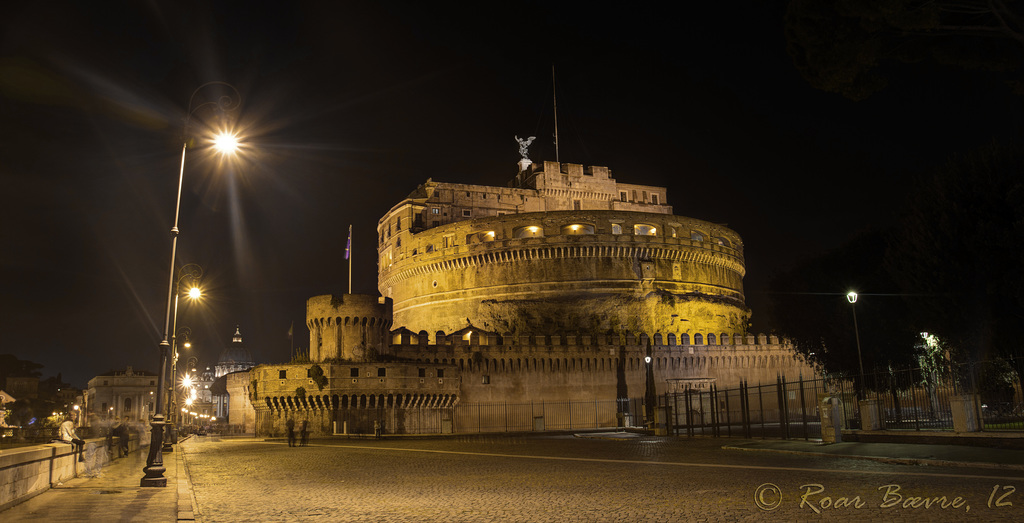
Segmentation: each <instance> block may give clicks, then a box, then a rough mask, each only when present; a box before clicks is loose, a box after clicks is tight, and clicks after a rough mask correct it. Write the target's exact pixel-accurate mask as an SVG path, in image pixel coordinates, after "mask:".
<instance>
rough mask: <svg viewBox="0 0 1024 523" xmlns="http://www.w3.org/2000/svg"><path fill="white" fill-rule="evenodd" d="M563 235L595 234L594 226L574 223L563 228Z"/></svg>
mask: <svg viewBox="0 0 1024 523" xmlns="http://www.w3.org/2000/svg"><path fill="white" fill-rule="evenodd" d="M562 234H563V235H566V236H573V235H578V234H594V226H593V225H590V224H588V223H573V224H569V225H563V226H562Z"/></svg>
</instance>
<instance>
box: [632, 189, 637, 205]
mask: <svg viewBox="0 0 1024 523" xmlns="http://www.w3.org/2000/svg"><path fill="white" fill-rule="evenodd" d="M632 201H634V202H635V201H636V189H633V200H632Z"/></svg>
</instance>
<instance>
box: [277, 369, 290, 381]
mask: <svg viewBox="0 0 1024 523" xmlns="http://www.w3.org/2000/svg"><path fill="white" fill-rule="evenodd" d="M277 379H280V380H284V379H288V370H287V369H285V370H279V371H277Z"/></svg>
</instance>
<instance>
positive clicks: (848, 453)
mask: <svg viewBox="0 0 1024 523" xmlns="http://www.w3.org/2000/svg"><path fill="white" fill-rule="evenodd" d="M722 443H723V445H722V448H724V449H728V450H745V451H759V452H783V453H798V454H805V455H818V456H832V457H843V458H857V459H870V460H874V461H881V462H885V463H903V464H908V465H935V466H957V467H978V468H989V469H1007V470H1024V450H1012V449H996V448H985V447H969V446H964V445H926V444H921V443H857V442H843V443H832V444H828V445H823V444H821V443H819V442H813V441H795V440H757V441H749V440H742V442H735V443H733V442H730V441H729V440H728V439H724V438H723V440H722Z"/></svg>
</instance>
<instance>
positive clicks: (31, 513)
mask: <svg viewBox="0 0 1024 523" xmlns="http://www.w3.org/2000/svg"><path fill="white" fill-rule="evenodd" d="M177 450H178V449H175V452H172V453H170V454H164V466H165V467H166V468H167V471H166V472H164V476H165V477H166V478H167V487H164V488H156V487H147V488H142V487H140V486H139V481H140V480H141V479H142V476H143V475H144V474H143V472H142V469H143V467H145V466H146V455H147V452H148V451H149V448H148V447H143V448H142V449H141V450H139V451H136V452H132V453H131V454H129V455H128V456H126V457H124V458H122V459H118V460H115V461H114V462H113V463H111V464H109V465H108V466H106V467H104V468H103V469H102V471H101V472H100V473H99V475H98V476H97V477H92V478H90V477H78V478H74V479H71V480H68V481H66V482H64V483H63V484H61V485H58V486H56V487H54V488H51V489H50V490H48V491H46V492H43V493H42V494H39V495H37V496H35V497H33V498H32V499H29V500H28V501H25V502H24V503H20V504H18V505H15V506H13V507H11V508H9V509H7V510H5V511H2V512H0V520H2V521H19V522H21V521H49V522H55V521H148V522H175V521H191V520H193V516H192V504H191V492H190V490H189V488H188V483H187V480H188V478H187V474H186V473H185V468H184V464H183V463H182V455H181V453H180V452H178V451H177ZM182 492H184V494H183V495H182V494H181V493H182ZM182 498H183V499H182ZM179 499H181V502H182V506H181V507H180V508H179ZM179 518H184V519H179Z"/></svg>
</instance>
